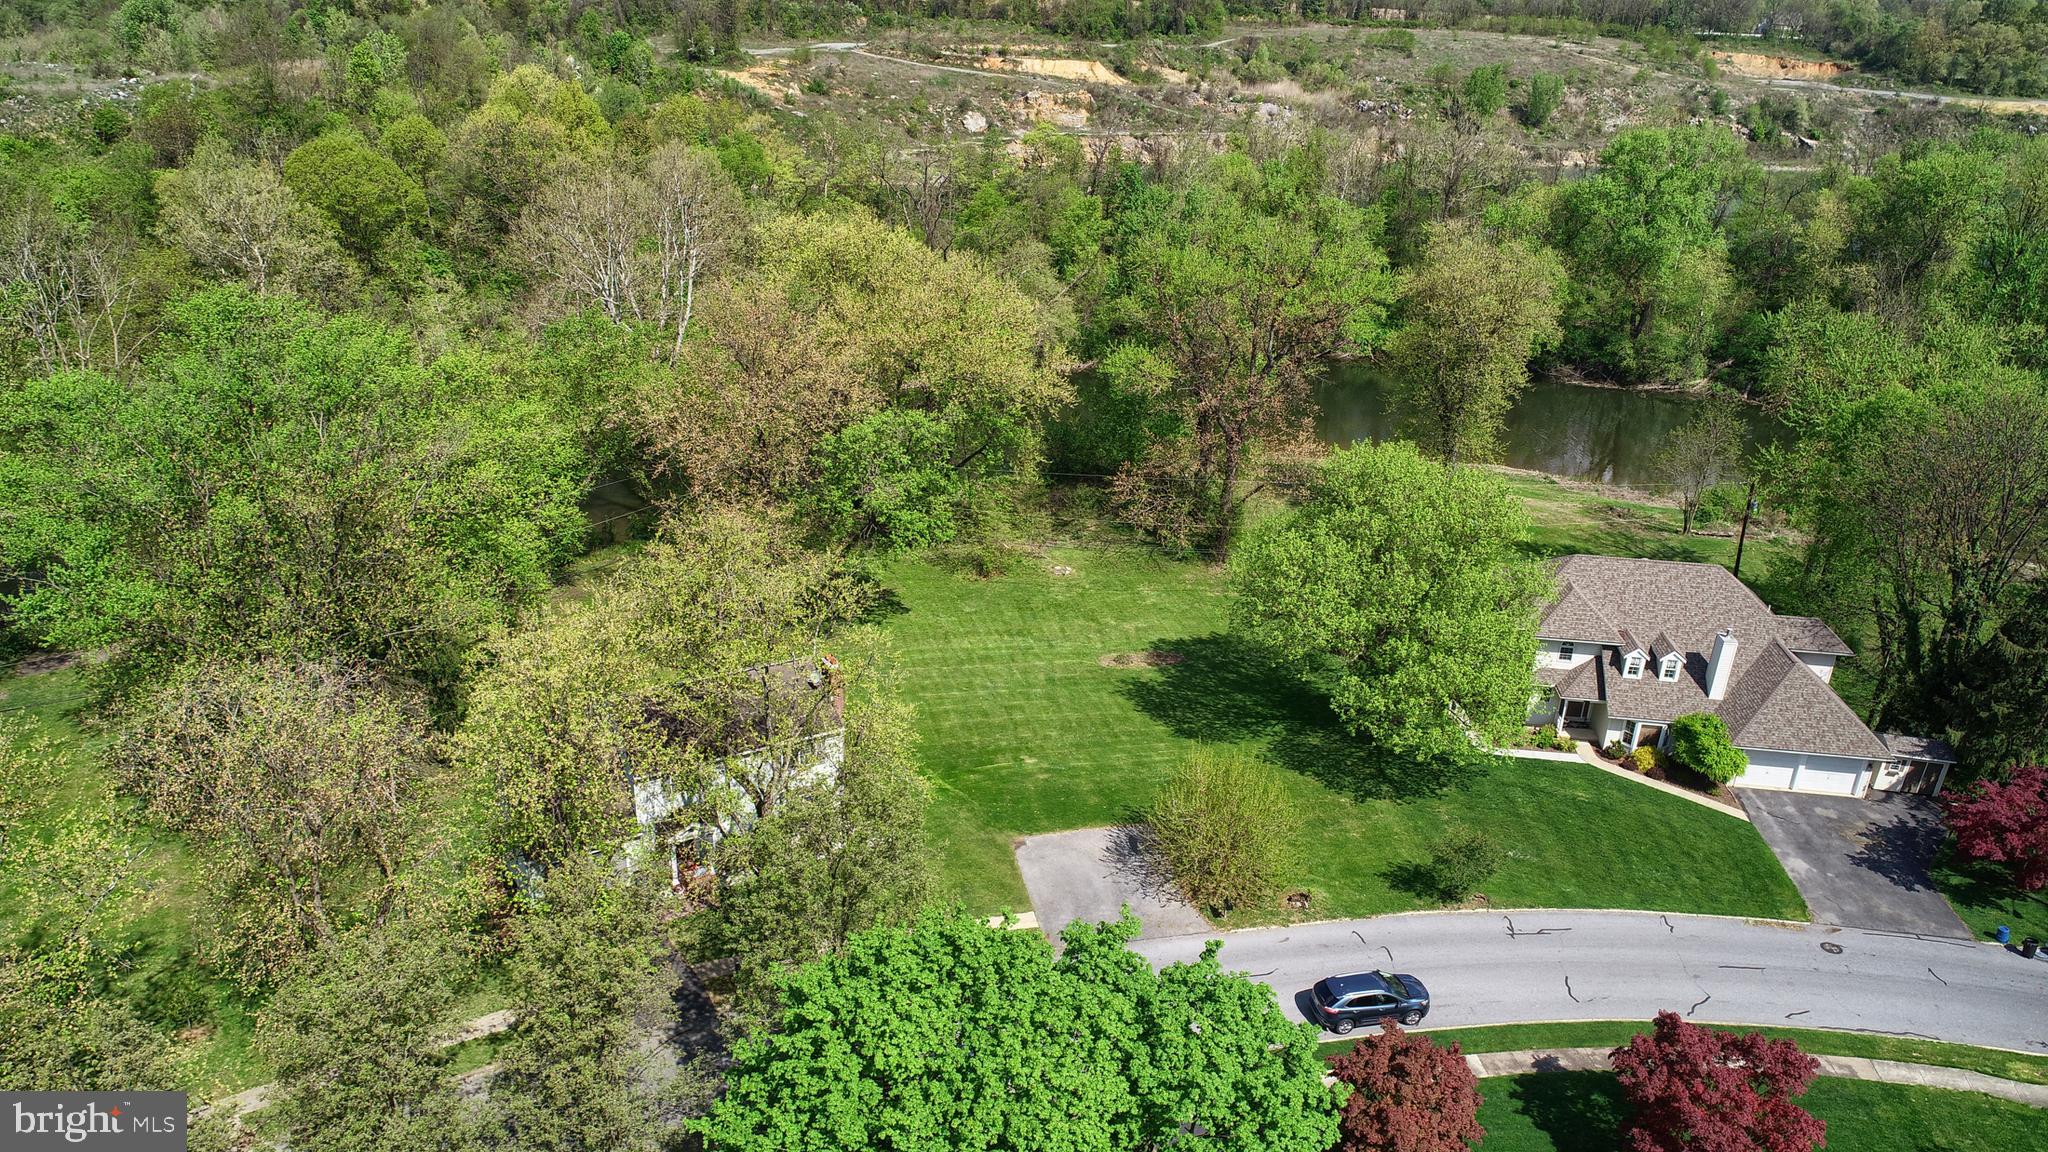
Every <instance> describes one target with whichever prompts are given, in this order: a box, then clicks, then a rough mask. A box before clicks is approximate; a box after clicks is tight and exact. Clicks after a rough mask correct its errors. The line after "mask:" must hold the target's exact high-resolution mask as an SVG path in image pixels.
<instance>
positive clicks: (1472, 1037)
mask: <svg viewBox="0 0 2048 1152" xmlns="http://www.w3.org/2000/svg"><path fill="white" fill-rule="evenodd" d="M1648 1027H1649V1026H1648V1025H1647V1024H1645V1023H1643V1022H1641V1021H1636V1020H1593V1021H1582V1022H1575V1023H1567V1024H1500V1025H1494V1026H1491V1027H1485V1028H1436V1029H1431V1030H1430V1031H1428V1032H1425V1033H1423V1035H1426V1036H1428V1037H1429V1038H1430V1039H1431V1040H1433V1041H1435V1042H1436V1043H1437V1044H1439V1045H1443V1046H1449V1045H1450V1044H1452V1043H1453V1042H1455V1043H1457V1044H1458V1045H1459V1047H1460V1048H1461V1049H1462V1050H1463V1051H1465V1052H1468V1053H1477V1052H1519V1051H1524V1050H1527V1049H1543V1048H1619V1047H1621V1046H1622V1045H1623V1044H1626V1043H1628V1041H1629V1038H1630V1037H1632V1036H1634V1035H1636V1034H1637V1033H1639V1032H1644V1031H1647V1030H1648ZM1707 1027H1710V1028H1720V1029H1721V1030H1722V1031H1725V1032H1761V1033H1763V1034H1764V1035H1766V1036H1769V1037H1770V1038H1772V1039H1773V1040H1790V1041H1792V1042H1793V1043H1795V1044H1797V1045H1799V1047H1800V1049H1801V1050H1803V1051H1806V1052H1810V1053H1813V1054H1814V1055H1819V1056H1864V1057H1868V1058H1870V1059H1873V1060H1900V1061H1904V1062H1906V1063H1910V1064H1932V1065H1935V1066H1936V1067H1940V1068H1966V1069H1968V1070H1970V1071H1972V1072H1982V1073H1984V1074H1985V1075H1987V1076H1997V1077H1999V1078H2000V1079H2004V1080H2017V1081H2020V1082H2022V1083H2025V1084H2048V1056H2030V1055H2027V1054H2026V1053H2023V1052H2005V1051H2001V1050H1999V1049H1996V1048H1973V1047H1971V1046H1970V1045H1967V1044H1943V1043H1941V1042H1939V1041H1935V1040H1914V1039H1910V1038H1908V1037H1903V1036H1879V1035H1876V1034H1874V1033H1868V1032H1830V1031H1828V1030H1826V1029H1821V1028H1737V1027H1730V1026H1723V1025H1718V1024H1710V1025H1707ZM1356 1043H1357V1041H1356V1040H1333V1041H1330V1042H1328V1043H1325V1044H1323V1045H1322V1047H1321V1050H1322V1052H1323V1054H1324V1055H1325V1056H1335V1055H1338V1054H1340V1053H1342V1052H1345V1051H1347V1050H1349V1049H1350V1048H1351V1046H1352V1045H1353V1044H1356Z"/></svg>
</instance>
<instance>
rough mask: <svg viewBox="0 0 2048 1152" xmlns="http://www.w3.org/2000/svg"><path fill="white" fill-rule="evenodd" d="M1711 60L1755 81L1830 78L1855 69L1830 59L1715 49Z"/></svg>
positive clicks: (1844, 74)
mask: <svg viewBox="0 0 2048 1152" xmlns="http://www.w3.org/2000/svg"><path fill="white" fill-rule="evenodd" d="M1714 62H1715V63H1717V64H1719V65H1720V66H1721V67H1722V68H1723V69H1724V70H1726V71H1729V72H1733V73H1735V74H1736V75H1737V76H1748V77H1750V78H1752V79H1756V80H1833V79H1834V78H1836V77H1837V76H1846V75H1848V74H1849V73H1851V72H1853V71H1855V69H1853V68H1851V67H1849V66H1848V65H1847V64H1842V63H1838V62H1836V61H1833V60H1806V59H1802V58H1800V57H1798V56H1766V55H1764V54H1763V53H1761V52H1715V53H1714Z"/></svg>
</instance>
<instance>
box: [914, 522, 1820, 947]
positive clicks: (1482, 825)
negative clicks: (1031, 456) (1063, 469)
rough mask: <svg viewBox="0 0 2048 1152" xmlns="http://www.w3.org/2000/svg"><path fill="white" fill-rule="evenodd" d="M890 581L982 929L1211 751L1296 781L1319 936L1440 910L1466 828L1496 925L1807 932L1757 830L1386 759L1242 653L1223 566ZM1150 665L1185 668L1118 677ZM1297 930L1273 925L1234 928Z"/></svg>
mask: <svg viewBox="0 0 2048 1152" xmlns="http://www.w3.org/2000/svg"><path fill="white" fill-rule="evenodd" d="M1056 565H1059V566H1066V567H1071V568H1072V570H1073V571H1072V574H1070V575H1055V574H1054V566H1056ZM885 581H886V583H887V585H888V587H889V589H890V591H891V592H892V593H893V594H894V600H893V601H892V606H893V608H894V609H895V610H896V615H895V616H894V618H893V619H892V620H891V622H890V627H891V631H892V633H893V635H894V638H895V641H896V647H897V653H898V657H899V660H898V663H899V666H900V667H901V668H902V670H903V676H904V691H905V695H906V696H907V698H908V699H909V700H910V701H911V702H912V703H914V704H915V705H916V706H917V709H918V728H919V733H920V736H921V746H920V753H921V758H922V763H923V766H924V770H925V773H926V775H927V776H928V777H929V778H930V779H931V781H932V783H933V786H934V799H933V806H932V812H931V829H932V833H933V837H934V840H935V842H936V845H937V847H938V849H939V856H940V859H941V861H942V865H941V867H942V869H943V881H944V885H945V888H946V892H945V894H946V895H948V896H951V897H954V898H956V899H959V900H962V901H964V902H965V903H966V904H967V905H968V906H969V907H970V909H972V910H974V911H976V912H995V911H998V910H1002V909H1006V908H1007V909H1022V908H1024V907H1026V906H1027V905H1028V900H1027V898H1026V896H1025V893H1024V889H1023V885H1022V882H1021V880H1020V879H1019V878H1018V875H1017V871H1016V866H1015V863H1014V860H1013V857H1012V852H1011V849H1012V845H1013V842H1014V841H1015V840H1016V839H1017V838H1018V837H1021V836H1027V835H1031V834H1034V833H1042V832H1052V831H1059V830H1063V829H1070V828H1082V827H1089V826H1094V825H1102V824H1111V823H1116V822H1119V821H1124V820H1128V819H1131V818H1132V817H1134V816H1136V815H1138V814H1139V813H1140V812H1141V811H1142V810H1143V808H1144V807H1145V806H1146V805H1147V804H1148V803H1149V801H1150V800H1151V798H1152V795H1153V792H1154V790H1155V789H1156V788H1157V786H1158V785H1159V783H1160V781H1161V780H1162V779H1163V778H1164V776H1165V774H1166V773H1167V771H1168V770H1169V769H1170V768H1171V766H1172V765H1173V764H1174V763H1175V762H1176V761H1178V760H1179V759H1180V757H1182V756H1183V755H1184V754H1185V753H1186V752H1187V751H1188V750H1189V749H1190V748H1192V747H1193V746H1194V745H1195V744H1196V743H1197V742H1207V743H1214V744H1226V745H1240V746H1243V747H1246V748H1248V749H1252V750H1255V751H1256V752H1258V753H1260V754H1262V755H1264V756H1265V757H1266V758H1268V759H1269V760H1271V761H1272V762H1273V763H1275V764H1277V765H1279V766H1281V767H1283V768H1285V769H1288V770H1289V772H1288V780H1289V787H1290V789H1291V791H1292V799H1293V803H1294V806H1295V810H1296V811H1297V812H1299V813H1300V815H1301V817H1302V821H1303V829H1302V843H1303V848H1304V851H1303V852H1302V854H1301V856H1302V858H1301V863H1300V865H1299V868H1298V871H1297V873H1296V874H1295V875H1293V876H1292V877H1291V878H1290V884H1289V887H1291V888H1297V889H1305V890H1307V891H1309V892H1310V893H1312V895H1313V897H1314V900H1313V904H1312V906H1311V908H1310V910H1309V912H1308V915H1310V916H1314V917H1332V916H1364V915H1372V914H1376V913H1383V912H1398V911H1406V910H1411V909H1416V908H1424V907H1430V906H1432V905H1433V901H1432V900H1431V899H1430V898H1429V897H1428V896H1426V895H1425V894H1423V893H1422V892H1421V891H1420V888H1421V885H1419V884H1418V882H1417V877H1416V873H1417V871H1418V868H1417V866H1418V865H1419V864H1420V863H1421V861H1422V860H1423V859H1424V857H1425V855H1426V853H1427V845H1428V842H1429V841H1430V839H1431V838H1432V837H1434V836H1435V835H1436V834H1437V833H1438V832H1440V831H1442V830H1443V829H1444V828H1445V827H1447V826H1450V825H1452V824H1463V825H1467V826H1470V827H1473V828H1477V829H1480V830H1482V831H1485V832H1487V833H1489V834H1491V835H1493V836H1495V837H1496V838H1498V840H1499V841H1500V842H1501V843H1502V845H1503V846H1505V847H1506V848H1507V849H1508V851H1509V853H1510V856H1509V859H1508V861H1507V863H1506V864H1504V865H1503V866H1502V868H1501V870H1500V872H1499V873H1498V875H1496V876H1495V877H1494V878H1493V879H1492V880H1491V881H1489V882H1488V883H1487V884H1486V885H1485V886H1484V892H1485V893H1486V895H1487V896H1488V897H1489V898H1490V899H1491V900H1492V902H1493V903H1494V904H1496V905H1500V906H1510V907H1532V906H1552V907H1583V908H1615V907H1622V908H1631V907H1632V908H1655V909H1661V910H1667V911H1685V912H1707V913H1720V914H1724V915H1737V916H1763V917H1789V918H1803V917H1804V915H1805V909H1804V906H1803V905H1802V903H1801V901H1800V899H1799V896H1798V893H1797V892H1796V891H1795V890H1794V889H1793V887H1792V884H1791V882H1790V881H1789V880H1788V879H1787V878H1786V876H1785V873H1784V870H1783V869H1782V868H1780V867H1779V865H1778V862H1777V860H1776V859H1775V858H1773V857H1772V855H1771V853H1770V851H1769V849H1768V848H1766V847H1765V845H1764V843H1763V841H1762V840H1761V839H1760V838H1759V837H1758V836H1757V834H1756V832H1755V831H1754V830H1753V829H1752V828H1751V827H1750V826H1749V825H1747V824H1745V823H1743V822H1741V821H1739V820H1734V819H1731V818H1729V817H1726V816H1721V815H1717V814H1715V813H1712V812H1709V811H1706V810H1704V809H1701V808H1700V807H1698V806H1697V805H1694V804H1690V803H1687V802H1686V801H1684V800H1681V799H1678V798H1676V797H1672V796H1666V795H1663V794H1661V793H1659V792H1656V791H1653V790H1651V789H1648V788H1644V787H1641V786H1640V785H1636V784H1632V783H1630V782H1628V781H1626V780H1621V779H1617V778H1615V777H1613V776H1610V775H1608V774H1606V773H1604V772H1601V771H1599V770H1598V769H1595V768H1592V767H1590V766H1579V765H1573V764H1552V763H1541V764H1539V763H1534V762H1529V761H1518V760H1496V759H1493V758H1490V757H1488V758H1481V759H1480V760H1479V762H1478V763H1475V764H1470V765H1465V766H1456V767H1446V766H1440V765H1426V764H1417V763H1413V762H1409V761H1404V760H1401V759H1398V758H1394V757H1390V756H1386V755H1382V754H1379V753H1376V752H1375V751H1374V750H1373V749H1371V748H1370V747H1367V746H1366V745H1365V744H1364V743H1363V742H1362V741H1360V740H1358V739H1357V738H1355V737H1353V736H1351V735H1350V734H1349V733H1347V732H1346V731H1345V730H1344V729H1343V727H1342V725H1341V724H1339V723H1338V721H1337V719H1336V717H1335V716H1334V715H1332V714H1331V712H1330V710H1329V707H1328V705H1327V703H1326V702H1325V701H1324V699H1323V698H1322V696H1321V695H1320V694H1318V693H1315V692H1313V691H1310V690H1308V689H1306V688H1304V687H1303V686H1302V685H1301V684H1300V683H1299V682H1298V681H1296V680H1295V679H1293V678H1292V677H1290V676H1288V675H1287V674H1285V673H1284V672H1282V671H1280V670H1278V669H1276V668H1274V667H1272V666H1271V665H1269V664H1268V663H1267V662H1266V661H1264V660H1263V659H1261V658H1260V657H1259V655H1258V654H1257V653H1255V652H1253V651H1252V650H1251V649H1250V648H1248V647H1247V646H1246V645H1245V644H1243V643H1242V642H1241V641H1239V640H1237V639H1235V638H1233V637H1231V636H1230V635H1229V634H1228V632H1227V629H1226V621H1225V612H1226V603H1227V601H1226V591H1225V588H1224V580H1223V577H1222V575H1221V573H1219V572H1218V571H1216V570H1215V569H1214V568H1212V567H1209V566H1205V565H1198V564H1186V563H1174V562H1170V561H1166V560H1162V559H1159V558H1157V557H1155V556H1153V555H1151V554H1149V553H1147V552H1145V551H1142V550H1136V549H1125V550H1118V549H1102V550H1086V551H1082V550H1075V551H1056V552H1054V553H1052V554H1050V555H1048V556H1044V557H1025V558H1019V559H1018V560H1017V561H1016V563H1015V564H1014V565H1013V569H1012V571H1011V572H1010V574H1008V575H1005V576H1000V577H996V578H993V579H987V580H979V579H974V578H971V577H968V576H964V575H960V574H956V573H954V572H951V571H947V570H943V569H941V568H938V567H936V566H934V565H932V564H930V563H927V562H924V561H920V560H906V561H902V562H899V563H897V564H895V565H894V566H893V567H891V568H890V569H888V570H887V572H886V574H885ZM1142 652H1158V653H1166V654H1169V655H1168V656H1167V657H1166V659H1167V660H1169V661H1175V662H1171V663H1161V664H1159V665H1158V666H1153V667H1136V668H1123V667H1106V666H1105V665H1104V663H1103V660H1104V658H1106V657H1114V656H1117V655H1121V654H1130V653H1142ZM1282 918H1284V914H1283V913H1282V912H1281V911H1280V910H1279V909H1278V908H1274V909H1271V910H1266V911H1263V912H1259V911H1252V912H1246V913H1241V914H1239V915H1238V916H1237V917H1235V918H1234V919H1233V921H1232V923H1237V922H1245V923H1250V922H1258V921H1272V920H1277V919H1282Z"/></svg>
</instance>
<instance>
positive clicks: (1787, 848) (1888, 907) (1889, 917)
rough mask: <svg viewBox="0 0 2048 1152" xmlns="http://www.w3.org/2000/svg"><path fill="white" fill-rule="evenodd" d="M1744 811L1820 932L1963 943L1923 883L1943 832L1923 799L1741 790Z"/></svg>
mask: <svg viewBox="0 0 2048 1152" xmlns="http://www.w3.org/2000/svg"><path fill="white" fill-rule="evenodd" d="M1742 803H1743V806H1744V807H1746V808H1748V809H1749V818H1750V821H1751V822H1752V823H1754V824H1755V825H1756V830H1757V831H1758V832H1760V833H1762V834H1763V838H1764V842H1765V843H1766V844H1769V845H1770V846H1771V851H1773V852H1775V853H1777V854H1778V861H1779V862H1780V863H1782V864H1783V865H1785V873H1786V874H1787V875H1789V876H1790V877H1792V883H1794V884H1796V885H1798V887H1799V894H1800V895H1801V896H1804V897H1805V898H1806V906H1807V907H1808V908H1810V909H1812V910H1813V918H1814V919H1815V920H1816V921H1819V922H1820V923H1822V924H1839V925H1847V926H1849V927H1853V928H1875V929H1878V930H1879V931H1884V932H1909V933H1919V934H1922V935H1927V936H1952V937H1957V938H1960V939H1965V940H1967V939H1969V938H1970V929H1969V927H1968V926H1967V925H1965V924H1964V923H1963V922H1962V920H1961V918H1959V917H1958V916H1957V915H1956V913H1955V909H1953V908H1950V907H1949V905H1948V901H1947V900H1946V899H1944V898H1943V897H1942V894H1941V891H1940V890H1939V889H1937V888H1936V887H1935V886H1934V881H1933V880H1931V879H1929V878H1928V875H1927V868H1928V865H1930V864H1932V863H1933V861H1934V854H1935V852H1936V851H1938V850H1939V849H1940V848H1941V842H1942V840H1943V839H1944V838H1945V837H1946V836H1947V835H1948V830H1947V829H1946V828H1944V827H1942V823H1941V811H1940V809H1938V808H1936V807H1935V805H1934V801H1932V800H1929V799H1927V798H1926V797H1924V796H1902V795H1899V794H1898V793H1894V792H1872V793H1871V794H1870V798H1869V799H1868V800H1852V799H1850V798H1848V797H1846V796H1815V795H1811V794H1809V793H1804V792H1769V791H1765V790H1763V789H1761V788H1749V789H1744V790H1743V793H1742Z"/></svg>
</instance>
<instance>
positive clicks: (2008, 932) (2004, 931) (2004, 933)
mask: <svg viewBox="0 0 2048 1152" xmlns="http://www.w3.org/2000/svg"><path fill="white" fill-rule="evenodd" d="M1993 935H1995V936H1997V937H1998V942H1999V943H2000V944H2010V943H2012V929H2011V928H2008V927H2006V926H2005V925H2003V924H2000V925H1999V926H1998V931H1997V932H1995V933H1993Z"/></svg>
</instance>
